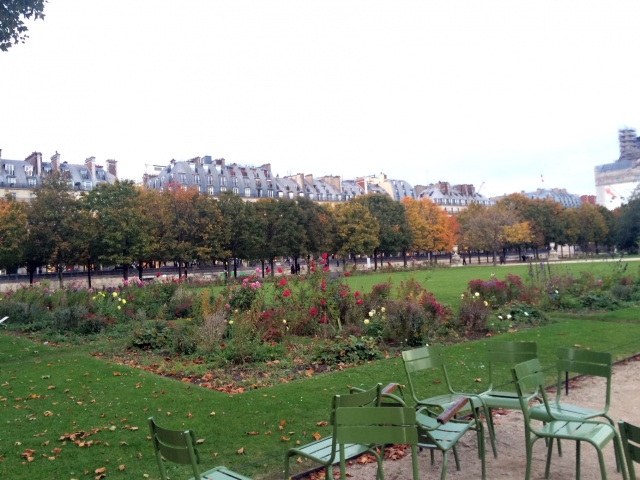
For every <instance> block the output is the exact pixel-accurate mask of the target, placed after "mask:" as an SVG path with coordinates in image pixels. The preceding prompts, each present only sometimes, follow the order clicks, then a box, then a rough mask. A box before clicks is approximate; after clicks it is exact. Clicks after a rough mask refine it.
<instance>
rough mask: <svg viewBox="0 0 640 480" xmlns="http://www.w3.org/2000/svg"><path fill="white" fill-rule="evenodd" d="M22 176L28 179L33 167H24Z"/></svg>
mask: <svg viewBox="0 0 640 480" xmlns="http://www.w3.org/2000/svg"><path fill="white" fill-rule="evenodd" d="M24 174H25V175H26V176H28V177H30V176H31V175H33V165H25V166H24Z"/></svg>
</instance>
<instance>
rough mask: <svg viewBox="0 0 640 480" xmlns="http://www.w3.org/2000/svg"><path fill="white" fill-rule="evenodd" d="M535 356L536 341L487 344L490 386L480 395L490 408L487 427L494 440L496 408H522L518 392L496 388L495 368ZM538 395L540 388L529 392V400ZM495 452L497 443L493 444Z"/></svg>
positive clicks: (511, 364) (524, 360) (511, 365)
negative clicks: (494, 411)
mask: <svg viewBox="0 0 640 480" xmlns="http://www.w3.org/2000/svg"><path fill="white" fill-rule="evenodd" d="M533 358H538V345H537V344H536V342H488V344H487V364H488V365H487V367H488V374H489V387H488V389H487V390H485V391H484V392H482V393H480V394H479V396H480V398H481V399H482V402H483V403H484V405H485V407H487V409H488V417H487V427H488V429H489V438H491V441H492V442H494V439H495V431H494V428H493V412H492V410H493V409H494V408H504V409H507V410H520V400H519V398H518V394H517V393H516V392H502V391H496V390H494V389H493V388H494V381H495V370H496V366H497V364H508V365H509V368H512V367H513V366H514V365H516V364H518V363H522V362H526V361H527V360H531V359H533ZM537 397H538V390H537V388H536V390H535V391H534V392H533V393H531V394H529V396H528V399H527V400H531V399H535V398H537ZM491 445H492V447H493V449H494V454H495V448H496V447H495V443H492V444H491Z"/></svg>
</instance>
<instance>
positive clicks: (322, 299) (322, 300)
mask: <svg viewBox="0 0 640 480" xmlns="http://www.w3.org/2000/svg"><path fill="white" fill-rule="evenodd" d="M320 304H321V305H322V306H324V305H326V304H327V302H325V301H324V298H321V299H320Z"/></svg>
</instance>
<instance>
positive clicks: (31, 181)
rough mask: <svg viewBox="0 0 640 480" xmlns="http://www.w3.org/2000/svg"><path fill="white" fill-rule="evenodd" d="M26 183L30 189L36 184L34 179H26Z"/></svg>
mask: <svg viewBox="0 0 640 480" xmlns="http://www.w3.org/2000/svg"><path fill="white" fill-rule="evenodd" d="M14 180H15V178H14ZM27 183H28V184H29V186H30V187H35V186H36V183H37V180H36V177H28V178H27Z"/></svg>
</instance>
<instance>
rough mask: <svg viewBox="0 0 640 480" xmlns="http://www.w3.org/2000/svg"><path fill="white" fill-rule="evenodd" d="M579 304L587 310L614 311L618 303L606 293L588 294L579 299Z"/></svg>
mask: <svg viewBox="0 0 640 480" xmlns="http://www.w3.org/2000/svg"><path fill="white" fill-rule="evenodd" d="M579 300H580V304H581V305H582V306H583V307H584V308H587V309H589V310H615V309H616V308H618V307H619V305H620V304H619V302H618V300H616V299H615V298H613V297H611V296H610V295H608V294H606V293H598V292H589V293H587V294H585V295H582V296H581V297H580V299H579Z"/></svg>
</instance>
